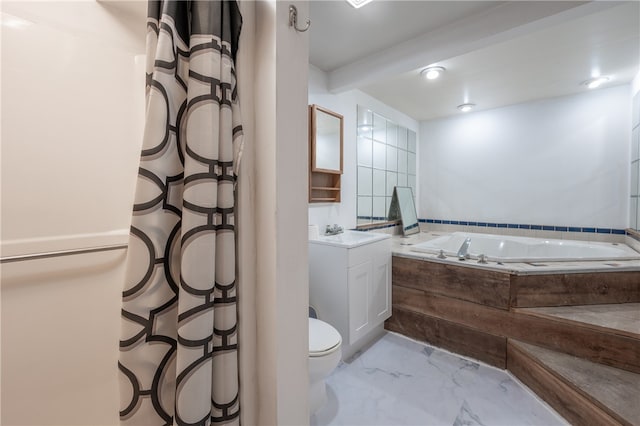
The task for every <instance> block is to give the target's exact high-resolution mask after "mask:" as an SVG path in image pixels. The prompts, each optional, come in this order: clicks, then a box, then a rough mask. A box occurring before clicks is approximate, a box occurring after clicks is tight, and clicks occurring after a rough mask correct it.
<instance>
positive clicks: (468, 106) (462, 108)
mask: <svg viewBox="0 0 640 426" xmlns="http://www.w3.org/2000/svg"><path fill="white" fill-rule="evenodd" d="M475 106H476V104H462V105H458V109H459V110H460V111H462V112H469V111H471V110H472V109H473V108H475Z"/></svg>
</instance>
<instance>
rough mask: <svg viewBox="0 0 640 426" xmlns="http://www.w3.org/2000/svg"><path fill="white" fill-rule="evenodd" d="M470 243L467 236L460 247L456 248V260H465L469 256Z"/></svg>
mask: <svg viewBox="0 0 640 426" xmlns="http://www.w3.org/2000/svg"><path fill="white" fill-rule="evenodd" d="M470 244H471V238H469V237H467V239H466V240H464V243H462V245H461V246H460V248H459V249H458V254H457V256H458V260H465V259H468V258H469V245H470Z"/></svg>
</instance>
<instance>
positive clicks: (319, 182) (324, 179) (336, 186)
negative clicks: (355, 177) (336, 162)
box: [309, 171, 341, 203]
mask: <svg viewBox="0 0 640 426" xmlns="http://www.w3.org/2000/svg"><path fill="white" fill-rule="evenodd" d="M340 178H341V175H340V174H338V173H327V172H314V171H312V172H310V176H309V202H310V203H339V202H340V192H341V191H340Z"/></svg>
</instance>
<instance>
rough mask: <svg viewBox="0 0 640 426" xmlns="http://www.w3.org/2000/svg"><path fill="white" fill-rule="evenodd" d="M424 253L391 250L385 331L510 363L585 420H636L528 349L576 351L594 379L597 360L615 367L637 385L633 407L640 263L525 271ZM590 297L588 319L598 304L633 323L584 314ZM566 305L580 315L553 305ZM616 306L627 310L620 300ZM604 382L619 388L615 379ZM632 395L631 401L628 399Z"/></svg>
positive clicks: (639, 360)
mask: <svg viewBox="0 0 640 426" xmlns="http://www.w3.org/2000/svg"><path fill="white" fill-rule="evenodd" d="M429 257H430V258H427V257H426V256H421V255H414V254H411V253H407V250H406V248H405V250H404V252H402V253H394V256H393V261H392V285H393V287H392V289H393V290H392V293H393V295H392V301H393V304H392V316H391V318H390V319H388V320H387V321H386V324H385V327H386V329H388V330H390V331H394V332H397V333H400V334H403V335H406V336H408V337H411V338H414V339H416V340H420V341H424V342H427V343H430V344H433V345H435V346H438V347H442V348H445V349H448V350H450V351H452V352H455V353H459V354H462V355H466V356H469V357H472V358H475V359H478V360H480V361H483V362H485V363H487V364H490V365H493V366H496V367H499V368H502V369H507V368H508V369H509V370H511V371H512V373H513V374H515V375H516V376H517V377H518V378H520V380H522V381H523V382H524V383H525V384H527V385H529V386H530V387H531V388H532V389H533V390H534V391H535V392H536V393H538V394H539V395H540V396H541V397H542V398H543V399H545V400H546V401H547V402H548V403H549V404H550V405H552V406H553V407H554V408H556V410H557V411H558V412H559V413H560V414H562V415H563V416H565V417H566V418H567V420H569V421H570V422H572V423H576V424H579V423H582V424H583V423H584V420H585V418H590V419H594V421H595V420H596V419H597V421H595V423H593V424H640V414H638V418H637V419H634V416H635V414H634V413H635V412H633V410H632V411H631V414H629V410H627V412H623V413H622V414H620V413H619V411H620V410H616V409H615V408H614V409H608V408H607V407H608V405H607V403H602V402H601V401H599V400H598V399H597V397H592V396H590V395H589V393H588V392H586V393H585V391H583V390H581V388H580V386H579V385H576V384H575V383H573V382H572V381H571V379H567V378H566V377H564V376H563V375H561V374H559V373H557V371H555V370H553V369H552V368H549V369H545V368H544V366H543V364H544V363H542V361H540V359H541V356H540V355H539V354H536V353H533V349H532V348H538V349H539V351H540V352H542V351H550V352H551V353H552V354H553V353H557V354H559V355H558V356H563V357H568V359H572V357H577V358H575V359H579V360H580V362H581V364H580V366H581V368H582V369H583V370H584V369H585V367H584V366H585V365H593V368H592V371H593V372H594V374H593V376H594V377H605V376H608V375H609V374H608V373H604V372H603V373H602V374H600V375H598V374H595V372H596V371H597V369H598V368H600V367H602V368H611V369H612V370H616V371H621V372H622V373H621V375H620V377H623V378H624V381H625V383H626V385H625V386H626V387H625V389H634V387H635V389H636V391H635V393H634V392H633V391H631V392H630V394H629V395H628V396H627V397H624V398H623V402H624V401H627V402H629V404H627V405H638V404H637V401H640V268H638V270H629V268H627V269H626V270H625V268H615V267H611V268H609V269H606V268H604V269H602V268H601V269H600V270H589V271H587V272H583V271H580V270H577V269H574V270H568V271H558V270H557V269H556V270H555V271H538V270H536V271H531V269H530V270H527V271H525V272H524V273H523V272H522V271H518V270H516V269H508V267H504V266H503V267H501V268H491V267H488V268H487V267H483V266H481V265H477V264H476V262H474V261H466V262H462V261H457V260H456V259H453V260H450V261H440V260H437V259H432V258H433V256H432V255H431V256H429ZM456 262H459V263H460V264H457V263H456ZM533 266H535V265H533ZM631 269H633V268H631ZM591 305H593V306H594V308H593V309H592V310H591V311H590V315H592V317H594V318H597V315H598V312H604V313H603V315H605V317H606V315H607V312H608V311H609V310H611V311H612V312H613V313H612V314H611V315H610V316H611V318H614V317H615V316H616V315H618V316H620V315H622V314H621V313H616V312H623V311H624V315H626V316H627V317H626V318H629V319H630V321H631V323H630V324H631V325H629V326H627V327H626V328H624V327H622V328H621V329H617V328H616V327H615V326H612V327H611V328H610V327H609V326H607V324H606V323H604V324H603V320H601V321H589V320H588V319H587V320H585V321H583V320H581V319H580V318H582V317H580V315H578V313H579V312H580V309H581V308H580V306H585V307H588V306H591ZM596 305H597V306H596ZM601 305H604V306H601ZM567 306H576V308H575V310H576V311H577V312H578V313H576V314H575V315H574V313H573V312H572V311H571V312H568V313H567V312H563V313H562V314H560V313H559V314H558V315H556V314H555V313H554V310H561V309H564V311H567V308H566V307H567ZM620 306H622V307H626V308H627V309H618V308H616V307H620ZM543 307H544V308H543ZM563 307H565V308H563ZM596 308H597V309H596ZM636 308H637V309H638V310H637V312H638V314H637V316H636V315H635V312H636ZM572 309H574V308H572ZM572 315H573V316H572ZM583 316H584V317H585V318H588V315H586V314H585V315H583ZM634 321H636V322H634ZM531 345H532V346H531ZM529 349H531V354H529V352H528V351H529ZM545 354H546V352H545ZM563 360H564V361H563V362H568V361H566V359H564V358H563ZM583 361H584V362H583ZM585 363H587V364H585ZM574 364H576V365H577V364H579V363H577V362H576V363H574ZM605 366H606V367H605ZM567 368H568V369H569V370H570V369H571V368H572V367H567ZM569 376H570V375H569ZM594 380H595V379H594ZM576 382H577V383H581V382H580V380H576ZM589 386H591V387H593V386H594V384H593V383H591V384H588V385H587V387H589ZM595 386H596V388H597V387H598V386H599V385H598V384H597V383H596V384H595ZM608 386H614V387H615V381H614V384H613V385H612V384H611V383H608ZM627 393H629V392H627ZM629 398H637V400H636V402H635V403H633V402H632V401H634V400H633V399H629ZM562 407H564V408H562ZM567 407H568V408H567ZM623 411H624V410H623ZM593 413H596V414H593ZM585 416H586V417H585Z"/></svg>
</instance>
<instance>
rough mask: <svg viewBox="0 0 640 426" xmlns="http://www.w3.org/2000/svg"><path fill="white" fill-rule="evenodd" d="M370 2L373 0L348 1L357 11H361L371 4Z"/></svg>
mask: <svg viewBox="0 0 640 426" xmlns="http://www.w3.org/2000/svg"><path fill="white" fill-rule="evenodd" d="M370 1H372V0H347V3H349V4H350V5H351V6H353V7H355V8H356V9H360V8H361V7H362V6H364V5H365V4H367V3H369V2H370Z"/></svg>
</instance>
